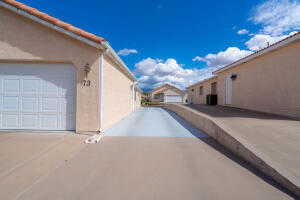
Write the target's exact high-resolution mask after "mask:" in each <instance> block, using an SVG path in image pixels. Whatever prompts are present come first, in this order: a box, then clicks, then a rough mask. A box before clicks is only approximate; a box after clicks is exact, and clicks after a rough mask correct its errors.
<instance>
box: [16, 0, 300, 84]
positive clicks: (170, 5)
mask: <svg viewBox="0 0 300 200" xmlns="http://www.w3.org/2000/svg"><path fill="white" fill-rule="evenodd" d="M20 1H21V2H23V3H25V4H28V5H30V6H32V7H34V8H37V9H39V10H41V11H43V12H46V13H48V14H49V15H52V16H54V17H57V18H59V19H61V20H63V21H65V22H67V23H70V24H72V25H74V26H78V27H80V28H82V29H84V30H86V31H89V32H91V33H95V34H97V35H99V36H102V37H104V38H106V39H107V40H108V41H109V42H110V44H111V45H112V47H113V48H114V49H115V50H116V51H119V50H122V49H123V51H121V52H120V54H121V55H120V56H121V58H122V59H123V60H124V62H125V63H126V64H127V65H128V67H129V68H130V69H131V70H132V71H133V72H134V73H135V74H136V76H137V77H138V78H139V82H140V86H141V87H142V88H152V87H156V86H159V85H161V84H163V83H166V82H168V83H171V84H174V85H177V86H178V87H181V88H184V87H186V86H187V85H189V84H192V83H194V82H195V81H200V80H201V79H203V78H206V77H209V76H210V75H211V71H213V70H214V69H217V68H219V67H222V66H224V65H226V64H229V63H230V62H232V61H234V60H236V59H239V58H241V57H243V56H245V55H248V54H249V53H251V52H253V51H256V50H258V49H259V48H261V47H263V46H264V45H265V44H267V42H270V43H272V42H275V41H277V40H279V39H282V38H284V37H286V36H287V35H288V34H290V33H291V32H293V31H297V30H299V27H300V15H298V14H297V13H299V12H300V3H299V1H292V0H267V1H265V0H264V1H263V0H251V1H245V0H244V1H240V0H232V1H228V0H227V1H221V0H219V1H217V2H216V1H208V0H206V1H202V0H192V1H180V0H143V1H141V0H127V1H101V0H90V1H82V0H72V1H70V0H43V1H37V0H20ZM298 11H299V12H298ZM291 18H292V19H291ZM280 20H281V21H280ZM243 29H245V30H243ZM238 31H240V32H239V33H240V34H238ZM249 41H250V42H249ZM229 47H232V48H230V49H228V48H229ZM124 49H125V50H124ZM126 49H129V51H127V50H126ZM130 52H131V53H130ZM126 53H127V54H128V55H126Z"/></svg>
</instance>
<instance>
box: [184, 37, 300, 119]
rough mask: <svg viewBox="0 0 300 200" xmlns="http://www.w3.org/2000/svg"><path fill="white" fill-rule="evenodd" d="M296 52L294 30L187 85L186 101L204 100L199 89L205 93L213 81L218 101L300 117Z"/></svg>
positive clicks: (298, 40) (299, 45) (299, 66)
mask: <svg viewBox="0 0 300 200" xmlns="http://www.w3.org/2000/svg"><path fill="white" fill-rule="evenodd" d="M299 52H300V33H296V34H294V35H292V36H290V37H288V38H286V39H283V40H281V41H279V42H277V43H275V44H272V45H270V46H268V47H266V48H264V49H261V50H259V51H257V52H255V53H253V54H251V55H249V56H247V57H245V58H242V59H240V60H238V61H236V62H234V63H232V64H229V65H227V66H225V67H223V68H221V69H219V70H217V71H215V72H213V74H214V75H215V76H216V77H215V78H213V79H209V80H204V81H201V82H199V83H197V84H194V85H191V86H189V87H188V89H189V101H191V102H192V103H197V104H202V103H204V101H203V100H204V99H203V96H202V95H200V93H202V92H200V90H202V91H203V94H204V95H205V94H206V93H207V92H206V91H207V89H209V88H212V85H211V86H210V87H209V84H212V82H216V83H217V95H218V104H219V105H224V106H231V107H237V108H244V109H249V110H254V111H260V112H266V113H273V114H278V115H285V116H290V117H296V118H300V77H299V74H300V57H299ZM214 79H215V80H217V81H214ZM201 88H202V89H201ZM208 92H209V91H208Z"/></svg>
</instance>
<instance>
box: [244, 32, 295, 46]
mask: <svg viewBox="0 0 300 200" xmlns="http://www.w3.org/2000/svg"><path fill="white" fill-rule="evenodd" d="M295 33H297V32H291V33H289V34H288V35H280V36H271V35H266V34H256V35H254V36H253V37H252V38H250V40H248V41H247V42H246V43H245V45H246V46H247V48H248V49H250V50H251V51H257V50H259V49H262V48H265V47H267V46H268V45H271V44H274V43H276V42H278V41H280V40H283V39H284V38H286V37H288V36H291V35H293V34H295Z"/></svg>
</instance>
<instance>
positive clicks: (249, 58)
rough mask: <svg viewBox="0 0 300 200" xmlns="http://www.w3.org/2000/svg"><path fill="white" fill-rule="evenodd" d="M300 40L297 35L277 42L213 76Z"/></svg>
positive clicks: (216, 72)
mask: <svg viewBox="0 0 300 200" xmlns="http://www.w3.org/2000/svg"><path fill="white" fill-rule="evenodd" d="M299 39H300V34H299V33H296V34H295V35H292V36H290V37H288V38H286V39H283V40H282V41H279V42H277V43H275V44H273V45H271V46H269V47H267V48H265V49H262V50H260V51H257V52H255V53H253V54H251V55H249V56H246V57H245V58H242V59H240V60H238V61H236V62H233V63H231V64H229V65H227V66H225V67H223V68H221V69H219V70H216V71H214V72H213V74H218V73H220V72H223V71H225V70H227V69H230V68H232V67H235V66H237V65H240V64H243V63H246V62H248V61H249V60H252V59H254V58H256V57H258V56H261V55H263V54H265V53H268V52H271V51H274V50H276V49H278V48H280V47H284V46H286V45H288V44H289V43H291V42H294V41H297V40H299Z"/></svg>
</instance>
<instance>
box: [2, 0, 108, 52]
mask: <svg viewBox="0 0 300 200" xmlns="http://www.w3.org/2000/svg"><path fill="white" fill-rule="evenodd" d="M0 6H3V7H4V8H7V9H9V10H11V11H13V12H15V13H18V14H19V15H21V16H23V17H26V18H29V19H31V20H33V21H35V22H38V23H39V24H42V25H45V26H47V27H49V28H52V29H54V30H56V31H58V32H60V33H63V34H66V35H68V36H70V37H72V38H74V39H77V40H80V41H82V42H84V43H86V44H88V45H90V46H93V47H96V48H100V49H103V47H101V44H98V43H96V42H93V41H91V40H88V39H86V38H84V37H82V36H79V35H77V34H75V33H73V32H71V31H67V30H65V29H63V28H61V27H59V26H56V25H53V24H51V23H49V22H47V21H45V20H42V19H40V18H38V17H36V16H34V15H31V14H29V13H27V12H25V11H23V10H21V9H18V8H16V7H14V6H11V5H9V4H7V3H4V2H2V1H0Z"/></svg>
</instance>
